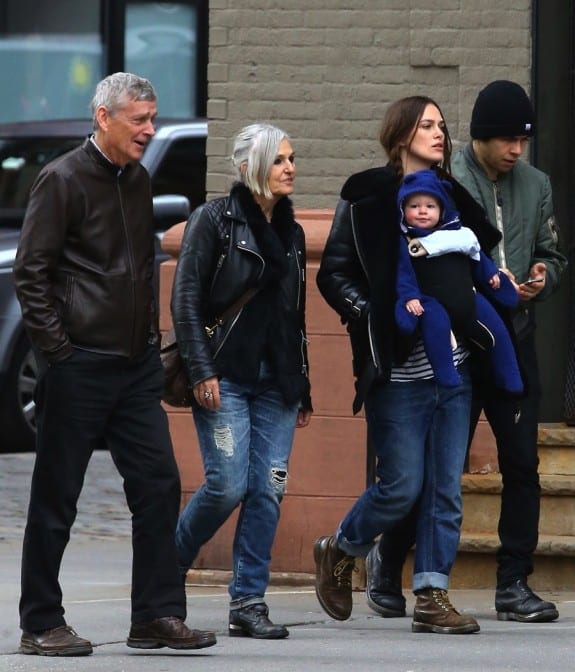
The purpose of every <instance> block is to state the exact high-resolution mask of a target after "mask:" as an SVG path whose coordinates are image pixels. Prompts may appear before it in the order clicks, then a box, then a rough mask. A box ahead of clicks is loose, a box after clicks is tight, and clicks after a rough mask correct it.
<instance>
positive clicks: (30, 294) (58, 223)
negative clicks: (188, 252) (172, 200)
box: [14, 139, 158, 362]
mask: <svg viewBox="0 0 575 672" xmlns="http://www.w3.org/2000/svg"><path fill="white" fill-rule="evenodd" d="M153 265H154V234H153V211H152V196H151V188H150V179H149V176H148V174H147V172H146V170H145V169H144V168H143V167H142V166H140V165H139V164H130V165H128V166H127V167H126V168H125V169H124V170H120V168H119V167H118V166H115V165H113V164H111V163H110V162H109V161H108V160H107V159H106V158H105V157H104V156H103V155H102V154H101V153H100V152H99V151H98V149H97V148H96V147H95V146H94V144H93V143H92V142H90V140H89V139H87V140H86V141H85V142H84V144H83V145H82V146H81V147H78V148H77V149H74V150H72V151H71V152H69V153H67V154H65V155H64V156H62V157H60V158H58V159H56V160H54V161H53V162H51V163H50V164H48V165H47V166H46V167H45V168H44V169H43V170H42V171H41V172H40V174H39V176H38V178H37V179H36V182H35V183H34V185H33V187H32V190H31V193H30V200H29V203H28V209H27V211H26V216H25V218H24V224H23V227H22V235H21V238H20V244H19V246H18V252H17V254H16V261H15V264H14V278H15V283H16V292H17V295H18V299H19V301H20V304H21V306H22V313H23V316H24V323H25V325H26V330H27V332H28V335H29V337H30V339H31V341H32V344H33V345H34V346H35V347H36V348H37V349H38V350H40V351H41V352H42V353H43V354H44V356H45V357H46V359H47V360H48V362H54V361H59V360H61V359H65V358H66V357H68V356H69V354H70V353H71V351H72V346H77V347H80V348H84V349H87V350H91V351H93V352H101V353H106V354H114V355H121V356H125V357H133V356H136V355H138V354H140V353H142V352H143V350H144V349H145V348H146V345H147V344H148V343H149V342H151V341H155V340H157V336H158V328H157V314H156V306H155V300H154V291H153Z"/></svg>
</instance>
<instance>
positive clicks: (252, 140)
mask: <svg viewBox="0 0 575 672" xmlns="http://www.w3.org/2000/svg"><path fill="white" fill-rule="evenodd" d="M284 139H286V140H289V136H288V134H287V133H286V132H285V131H282V130H281V128H277V127H276V126H271V125H270V124H259V123H258V124H250V125H249V126H245V127H244V128H242V129H241V131H240V132H239V133H238V134H237V136H236V139H235V141H234V149H233V153H232V163H233V166H234V168H235V171H236V177H237V178H238V179H239V180H240V181H241V182H242V183H243V184H245V186H246V187H247V188H248V189H249V190H250V191H251V192H252V193H254V194H258V195H263V196H265V198H272V193H271V191H270V189H269V186H268V176H269V172H270V169H271V167H272V166H273V163H274V161H275V159H276V156H277V154H278V151H279V146H280V143H281V141H282V140H284ZM244 164H245V168H244V169H242V166H243V165H244Z"/></svg>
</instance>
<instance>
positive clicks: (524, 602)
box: [495, 579, 559, 623]
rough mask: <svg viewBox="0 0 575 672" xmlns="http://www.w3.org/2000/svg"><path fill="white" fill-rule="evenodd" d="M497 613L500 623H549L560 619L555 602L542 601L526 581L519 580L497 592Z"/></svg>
mask: <svg viewBox="0 0 575 672" xmlns="http://www.w3.org/2000/svg"><path fill="white" fill-rule="evenodd" d="M495 611H496V612H497V620H498V621H519V622H520V623H547V622H549V621H554V620H556V619H557V618H559V612H558V611H557V607H556V606H555V605H554V604H553V602H547V601H545V600H542V599H541V598H540V597H539V595H536V594H535V593H534V592H533V591H532V590H531V588H529V586H528V585H527V581H525V580H524V579H517V580H516V581H514V582H513V583H512V584H511V585H510V586H507V587H506V588H498V589H497V590H496V592H495Z"/></svg>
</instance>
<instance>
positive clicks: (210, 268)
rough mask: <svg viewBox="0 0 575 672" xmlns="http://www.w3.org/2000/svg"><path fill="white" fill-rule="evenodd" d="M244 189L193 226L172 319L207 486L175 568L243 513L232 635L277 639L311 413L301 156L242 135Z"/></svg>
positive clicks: (236, 154) (269, 131)
mask: <svg viewBox="0 0 575 672" xmlns="http://www.w3.org/2000/svg"><path fill="white" fill-rule="evenodd" d="M232 160H233V165H234V168H235V170H236V177H237V181H236V182H235V183H234V184H233V186H232V188H231V190H230V193H229V194H228V195H227V196H226V197H224V198H217V199H214V200H212V201H209V202H208V203H206V204H204V205H202V206H201V207H199V208H198V209H197V210H195V211H194V212H193V213H192V215H191V217H190V220H189V222H188V224H187V226H186V230H185V233H184V237H183V241H182V248H181V252H180V257H179V260H178V265H177V269H176V275H175V279H174V288H173V294H172V303H171V309H172V317H173V321H174V327H175V330H176V335H177V339H178V345H179V350H180V353H181V355H182V357H183V359H184V362H185V364H186V369H187V373H188V378H189V383H190V387H191V388H192V390H193V396H194V402H193V409H192V410H193V416H194V423H195V426H196V431H197V435H198V441H199V445H200V450H201V453H202V460H203V463H204V472H205V483H204V484H203V485H202V486H201V487H200V488H199V489H198V490H197V491H196V492H195V494H194V495H193V497H192V498H191V499H190V501H189V502H188V504H187V506H186V508H185V509H184V511H183V512H182V514H181V516H180V520H179V523H178V529H177V534H176V539H177V547H178V554H179V560H180V567H181V570H182V573H183V574H184V573H185V572H186V571H187V570H188V569H189V567H191V565H192V563H193V562H194V559H195V558H196V556H197V554H198V552H199V550H200V548H201V546H202V545H203V544H205V543H206V542H207V541H208V540H209V539H211V537H212V536H213V535H214V534H215V533H216V532H217V530H218V529H219V528H220V527H221V526H222V524H223V523H224V522H225V521H226V520H227V519H228V517H229V516H230V514H231V513H232V512H233V511H234V510H235V509H236V508H237V507H238V506H239V507H240V510H239V517H238V521H237V525H236V531H235V537H234V543H233V576H232V580H231V581H230V584H229V592H230V597H231V602H230V614H229V634H230V636H244V635H245V636H251V637H255V638H259V639H281V638H283V637H287V636H288V634H289V633H288V630H287V629H286V627H285V626H284V625H277V624H274V623H272V621H271V620H270V619H269V615H268V608H267V605H266V603H265V599H264V595H265V591H266V588H267V585H268V581H269V563H270V559H271V547H272V544H273V541H274V537H275V533H276V529H277V525H278V521H279V513H280V510H279V509H280V502H281V500H282V497H283V495H284V492H285V486H286V481H287V477H288V460H289V456H290V452H291V447H292V442H293V435H294V430H295V428H296V427H304V426H305V425H307V424H308V422H309V420H310V417H311V412H312V407H311V400H310V387H309V378H308V363H307V348H306V336H305V320H304V311H305V238H304V233H303V229H302V228H301V226H299V224H297V222H296V221H295V219H294V213H293V208H292V203H291V201H290V199H289V196H290V195H291V194H292V192H293V189H294V179H295V172H296V170H295V158H294V152H293V149H292V146H291V143H290V140H289V138H288V136H287V135H286V134H285V133H284V132H283V131H282V130H280V129H279V128H276V127H275V126H270V125H267V124H252V125H250V126H247V127H245V128H243V129H242V130H241V131H240V132H239V133H238V135H237V137H236V139H235V143H234V150H233V156H232Z"/></svg>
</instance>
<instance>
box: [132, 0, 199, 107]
mask: <svg viewBox="0 0 575 672" xmlns="http://www.w3.org/2000/svg"><path fill="white" fill-rule="evenodd" d="M197 11H198V10H197V8H196V6H195V4H194V3H189V2H186V3H183V2H182V3H179V2H131V1H129V2H128V4H127V5H126V29H125V40H124V41H125V67H126V70H127V71H129V72H134V73H136V74H138V75H141V76H142V77H146V78H148V79H149V80H150V81H151V82H152V84H153V85H154V88H155V89H156V92H157V94H158V110H159V116H161V117H171V118H180V119H185V118H190V117H194V116H196V114H197V108H198V102H197V92H196V90H197V80H196V75H197V59H198V45H197V26H198V20H197V19H198V16H197Z"/></svg>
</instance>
